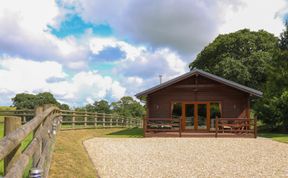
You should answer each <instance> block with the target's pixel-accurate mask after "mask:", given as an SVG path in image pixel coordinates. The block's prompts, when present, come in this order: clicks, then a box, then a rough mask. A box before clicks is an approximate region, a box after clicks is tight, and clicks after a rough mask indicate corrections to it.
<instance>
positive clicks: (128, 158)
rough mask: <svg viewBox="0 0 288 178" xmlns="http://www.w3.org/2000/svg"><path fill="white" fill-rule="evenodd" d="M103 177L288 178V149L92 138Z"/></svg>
mask: <svg viewBox="0 0 288 178" xmlns="http://www.w3.org/2000/svg"><path fill="white" fill-rule="evenodd" d="M84 145H85V147H86V149H87V151H88V153H89V156H90V158H91V160H92V161H93V164H94V165H95V167H96V170H97V173H98V175H99V176H100V177H119V178H120V177H121V178H124V177H125V178H126V177H145V178H146V177H157V178H158V177H165V178H168V177H269V178H270V177H288V144H284V143H278V142H275V141H272V140H269V139H264V138H258V139H244V138H217V139H216V138H93V139H90V140H86V141H85V142H84Z"/></svg>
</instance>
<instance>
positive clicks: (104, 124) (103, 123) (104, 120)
mask: <svg viewBox="0 0 288 178" xmlns="http://www.w3.org/2000/svg"><path fill="white" fill-rule="evenodd" d="M102 121H103V122H102V125H103V127H105V126H106V119H105V114H103V113H102Z"/></svg>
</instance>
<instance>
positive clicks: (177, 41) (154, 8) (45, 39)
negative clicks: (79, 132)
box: [0, 0, 288, 106]
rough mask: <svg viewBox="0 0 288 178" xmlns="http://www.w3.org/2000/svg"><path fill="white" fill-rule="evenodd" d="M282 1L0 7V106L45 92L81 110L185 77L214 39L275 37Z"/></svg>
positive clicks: (12, 1)
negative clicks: (242, 34) (245, 34)
mask: <svg viewBox="0 0 288 178" xmlns="http://www.w3.org/2000/svg"><path fill="white" fill-rule="evenodd" d="M287 11H288V1H286V0H234V1H229V0H217V1H215V0H157V1H155V0H137V1H135V0H117V1H115V0H113V1H112V0H25V1H19V0H0V105H11V104H12V102H11V98H13V97H14V96H15V95H16V94H17V93H22V92H25V93H31V94H37V93H39V92H51V93H52V94H53V95H54V96H55V97H56V99H57V100H58V101H60V102H61V103H66V104H69V105H70V106H83V105H85V104H88V103H93V102H94V101H97V100H101V99H105V100H108V101H110V102H112V101H117V100H119V99H120V98H121V97H123V96H134V95H135V94H136V93H138V92H140V91H143V90H145V89H148V88H150V87H152V86H154V85H157V84H159V75H160V74H161V75H162V76H163V77H162V80H163V81H167V80H169V79H171V78H174V77H176V76H179V75H181V74H183V73H185V72H187V71H189V68H188V65H189V63H191V62H192V61H193V60H194V59H195V58H196V56H197V54H198V53H199V52H200V51H201V50H202V49H203V48H204V47H205V46H207V45H208V44H209V43H211V42H212V41H213V39H215V37H217V36H218V35H219V34H226V33H230V32H235V31H237V30H240V29H243V28H249V29H250V30H254V31H257V30H260V29H264V30H266V31H268V32H270V33H273V34H274V35H275V36H279V34H280V33H281V32H282V31H283V29H284V19H285V17H286V16H287Z"/></svg>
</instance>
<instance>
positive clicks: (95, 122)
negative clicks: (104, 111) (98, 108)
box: [94, 112, 97, 128]
mask: <svg viewBox="0 0 288 178" xmlns="http://www.w3.org/2000/svg"><path fill="white" fill-rule="evenodd" d="M94 127H95V128H96V127H97V112H96V113H95V117H94Z"/></svg>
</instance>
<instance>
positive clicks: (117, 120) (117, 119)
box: [116, 116, 119, 127]
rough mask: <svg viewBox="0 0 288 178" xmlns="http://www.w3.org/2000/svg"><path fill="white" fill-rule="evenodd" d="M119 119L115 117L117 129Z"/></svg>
mask: <svg viewBox="0 0 288 178" xmlns="http://www.w3.org/2000/svg"><path fill="white" fill-rule="evenodd" d="M118 122H119V117H118V116H116V127H119V123H118Z"/></svg>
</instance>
